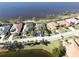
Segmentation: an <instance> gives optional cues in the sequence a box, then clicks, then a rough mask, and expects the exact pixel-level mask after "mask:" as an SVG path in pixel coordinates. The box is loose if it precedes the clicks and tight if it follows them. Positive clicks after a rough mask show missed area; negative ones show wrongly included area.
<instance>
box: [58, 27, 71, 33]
mask: <svg viewBox="0 0 79 59" xmlns="http://www.w3.org/2000/svg"><path fill="white" fill-rule="evenodd" d="M58 31H59V32H61V33H64V32H68V31H70V30H69V29H66V28H64V27H59V29H58Z"/></svg>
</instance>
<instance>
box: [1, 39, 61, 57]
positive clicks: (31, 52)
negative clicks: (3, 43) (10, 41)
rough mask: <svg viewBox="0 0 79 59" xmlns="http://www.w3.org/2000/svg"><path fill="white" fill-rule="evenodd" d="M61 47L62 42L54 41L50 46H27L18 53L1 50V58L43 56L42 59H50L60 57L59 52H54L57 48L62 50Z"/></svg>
mask: <svg viewBox="0 0 79 59" xmlns="http://www.w3.org/2000/svg"><path fill="white" fill-rule="evenodd" d="M60 46H61V41H60V40H54V41H51V42H50V44H48V46H45V45H43V44H40V45H34V46H29V45H26V46H25V48H24V49H22V50H19V51H18V50H17V51H15V52H14V51H13V52H12V51H5V50H4V52H3V51H2V52H1V50H0V56H10V57H11V56H19V57H20V56H36V57H37V56H41V57H44V56H46V57H48V56H52V57H53V56H54V57H55V56H59V52H58V50H57V51H54V50H53V49H55V48H58V49H59V48H60Z"/></svg>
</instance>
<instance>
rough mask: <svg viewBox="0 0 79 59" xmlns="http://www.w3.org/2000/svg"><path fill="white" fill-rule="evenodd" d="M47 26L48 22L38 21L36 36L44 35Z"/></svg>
mask: <svg viewBox="0 0 79 59" xmlns="http://www.w3.org/2000/svg"><path fill="white" fill-rule="evenodd" d="M45 28H46V24H45V23H42V22H41V23H40V22H38V23H36V25H35V33H36V36H43V34H44V31H45Z"/></svg>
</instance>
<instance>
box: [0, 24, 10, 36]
mask: <svg viewBox="0 0 79 59" xmlns="http://www.w3.org/2000/svg"><path fill="white" fill-rule="evenodd" d="M9 29H10V25H2V26H0V35H1V34H6V33H7V32H8V31H9Z"/></svg>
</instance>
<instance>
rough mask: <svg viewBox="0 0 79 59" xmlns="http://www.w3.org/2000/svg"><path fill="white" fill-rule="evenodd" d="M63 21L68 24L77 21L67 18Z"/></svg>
mask: <svg viewBox="0 0 79 59" xmlns="http://www.w3.org/2000/svg"><path fill="white" fill-rule="evenodd" d="M65 21H66V22H68V23H75V22H76V21H77V19H75V18H69V19H65Z"/></svg>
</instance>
